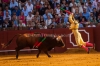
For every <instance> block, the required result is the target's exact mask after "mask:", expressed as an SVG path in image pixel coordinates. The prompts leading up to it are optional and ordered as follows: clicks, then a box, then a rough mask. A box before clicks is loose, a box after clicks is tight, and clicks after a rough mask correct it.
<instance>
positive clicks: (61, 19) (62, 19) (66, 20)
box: [60, 14, 68, 25]
mask: <svg viewBox="0 0 100 66" xmlns="http://www.w3.org/2000/svg"><path fill="white" fill-rule="evenodd" d="M62 22H63V23H64V24H65V25H66V24H67V22H68V19H67V18H66V17H65V14H62V15H61V18H60V23H62Z"/></svg>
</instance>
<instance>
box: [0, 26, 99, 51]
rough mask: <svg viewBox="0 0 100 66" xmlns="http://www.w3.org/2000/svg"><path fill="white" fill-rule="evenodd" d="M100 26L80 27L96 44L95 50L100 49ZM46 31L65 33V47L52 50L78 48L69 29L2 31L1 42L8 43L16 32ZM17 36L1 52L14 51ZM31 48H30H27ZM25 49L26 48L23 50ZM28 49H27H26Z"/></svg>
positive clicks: (85, 39) (86, 39) (82, 32)
mask: <svg viewBox="0 0 100 66" xmlns="http://www.w3.org/2000/svg"><path fill="white" fill-rule="evenodd" d="M99 29H100V28H83V29H79V31H80V33H81V34H82V38H83V40H84V41H89V42H91V43H94V44H95V50H97V51H100V48H99V47H100V40H99V37H100V31H99ZM32 32H33V33H34V32H40V33H46V34H56V35H63V40H64V42H65V44H66V45H65V48H58V47H56V48H54V49H53V50H52V52H65V51H66V50H67V48H77V47H78V46H77V45H76V43H75V39H74V36H73V33H72V31H71V30H69V29H67V28H66V29H65V28H62V29H41V30H40V29H38V30H16V31H15V30H12V31H0V43H7V42H8V41H9V40H10V39H11V38H12V37H13V36H14V35H15V34H23V33H32ZM15 40H16V38H15V39H14V40H13V42H12V43H11V44H10V45H9V47H7V48H6V49H2V48H1V46H0V52H2V51H4V50H7V51H10V50H12V51H14V50H15V47H16V41H15ZM25 49H27V50H29V49H28V48H25ZM23 51H24V50H23ZM25 51H26V50H25Z"/></svg>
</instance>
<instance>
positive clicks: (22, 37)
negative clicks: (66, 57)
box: [2, 33, 65, 59]
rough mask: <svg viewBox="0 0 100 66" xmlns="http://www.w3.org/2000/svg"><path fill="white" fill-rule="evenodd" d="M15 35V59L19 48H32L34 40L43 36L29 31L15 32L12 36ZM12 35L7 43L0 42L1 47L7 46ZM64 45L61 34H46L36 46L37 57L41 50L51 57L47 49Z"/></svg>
mask: <svg viewBox="0 0 100 66" xmlns="http://www.w3.org/2000/svg"><path fill="white" fill-rule="evenodd" d="M16 36H17V39H16V44H17V47H16V48H15V50H16V59H18V56H19V51H20V50H21V49H23V48H25V47H29V48H30V49H32V48H33V46H34V44H35V43H36V41H37V40H40V38H41V37H42V38H43V37H44V36H40V35H39V34H30V33H26V34H17V35H15V36H14V37H16ZM14 37H13V38H12V39H11V40H10V41H9V42H8V43H7V44H2V47H3V48H6V47H7V46H9V45H10V43H11V42H12V40H13V39H14ZM64 46H65V44H64V42H63V40H62V38H61V36H57V37H50V36H46V39H45V40H44V41H43V42H42V44H41V45H40V46H39V47H38V48H37V49H38V54H37V58H38V57H39V54H40V53H41V51H43V52H44V53H45V54H47V56H48V57H51V56H50V55H49V54H48V51H50V50H51V49H52V48H54V47H64Z"/></svg>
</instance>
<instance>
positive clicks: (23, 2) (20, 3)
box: [19, 0, 26, 9]
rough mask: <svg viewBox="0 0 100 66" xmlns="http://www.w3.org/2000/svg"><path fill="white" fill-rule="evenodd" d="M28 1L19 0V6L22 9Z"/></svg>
mask: <svg viewBox="0 0 100 66" xmlns="http://www.w3.org/2000/svg"><path fill="white" fill-rule="evenodd" d="M25 3H26V0H19V7H20V9H22V8H23V7H24V5H25Z"/></svg>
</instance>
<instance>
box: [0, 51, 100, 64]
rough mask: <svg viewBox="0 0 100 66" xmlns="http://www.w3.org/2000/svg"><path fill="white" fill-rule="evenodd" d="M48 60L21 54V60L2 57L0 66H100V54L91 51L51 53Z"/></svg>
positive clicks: (6, 56) (11, 56)
mask: <svg viewBox="0 0 100 66" xmlns="http://www.w3.org/2000/svg"><path fill="white" fill-rule="evenodd" d="M50 55H51V56H52V57H51V58H48V57H47V56H46V55H45V54H41V55H40V56H39V58H36V54H20V55H19V59H18V60H16V59H15V55H7V54H5V55H0V66H100V52H97V51H94V50H91V52H90V54H87V53H86V52H85V51H84V50H82V49H73V50H72V49H71V50H68V51H66V52H64V53H50Z"/></svg>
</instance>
